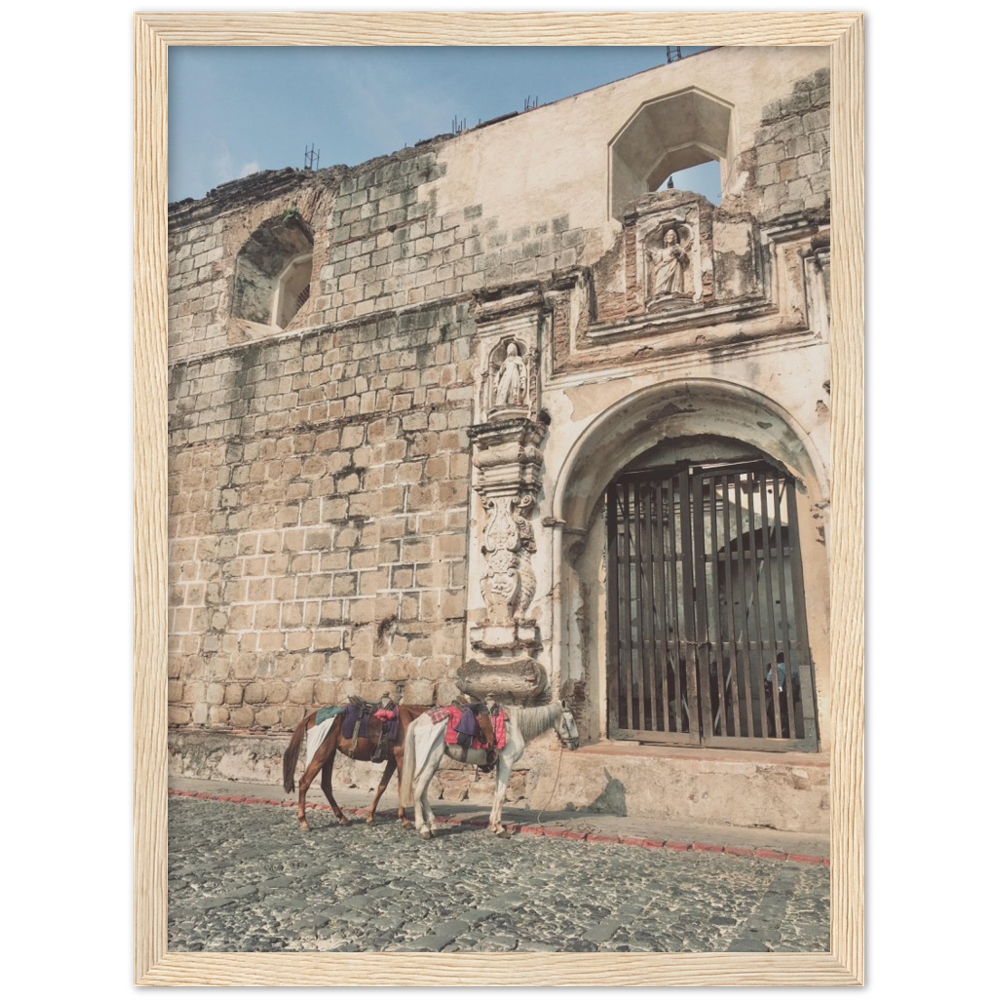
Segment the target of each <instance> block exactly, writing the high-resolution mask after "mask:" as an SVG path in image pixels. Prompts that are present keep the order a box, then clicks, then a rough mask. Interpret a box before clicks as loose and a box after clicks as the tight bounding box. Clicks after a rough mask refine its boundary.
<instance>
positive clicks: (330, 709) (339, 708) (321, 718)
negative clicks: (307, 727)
mask: <svg viewBox="0 0 1000 1000" xmlns="http://www.w3.org/2000/svg"><path fill="white" fill-rule="evenodd" d="M343 711H344V706H343V705H327V706H326V707H325V708H321V709H319V711H318V712H317V713H316V725H317V726H318V725H319V724H320V723H321V722H326V720H327V719H332V718H333V717H334V716H335V715H340V713H341V712H343Z"/></svg>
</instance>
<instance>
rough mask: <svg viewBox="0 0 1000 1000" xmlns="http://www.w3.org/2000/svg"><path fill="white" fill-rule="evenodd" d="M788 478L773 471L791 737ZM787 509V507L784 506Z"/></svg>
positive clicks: (790, 732)
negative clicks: (784, 511) (785, 500)
mask: <svg viewBox="0 0 1000 1000" xmlns="http://www.w3.org/2000/svg"><path fill="white" fill-rule="evenodd" d="M789 483H790V480H788V479H787V478H786V477H785V476H783V475H782V474H781V473H779V472H775V473H774V516H775V518H776V519H777V522H778V531H777V535H778V544H777V548H776V552H777V562H778V597H779V599H780V601H781V621H780V622H779V623H778V624H779V625H780V627H781V650H780V652H781V654H782V656H783V657H784V660H785V690H786V691H787V692H788V703H787V707H788V735H789V736H790V737H791V738H792V739H796V738H797V736H798V730H797V726H796V722H795V706H794V704H793V700H794V693H795V691H794V688H793V685H792V641H791V638H790V636H789V634H788V631H789V625H790V619H789V605H788V592H787V590H788V588H787V587H786V586H785V540H786V539H787V538H788V537H789V536H788V532H787V531H786V530H785V527H784V521H783V519H782V516H781V508H782V499H781V498H782V496H783V495H784V493H785V489H786V487H787V486H788V485H789ZM786 509H787V508H786Z"/></svg>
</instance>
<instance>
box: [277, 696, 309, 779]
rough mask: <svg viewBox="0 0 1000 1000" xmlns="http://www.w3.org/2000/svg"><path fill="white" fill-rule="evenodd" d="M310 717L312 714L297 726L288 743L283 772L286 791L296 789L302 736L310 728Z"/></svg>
mask: <svg viewBox="0 0 1000 1000" xmlns="http://www.w3.org/2000/svg"><path fill="white" fill-rule="evenodd" d="M310 718H311V716H309V715H307V716H306V717H305V718H304V719H303V720H302V721H301V722H300V723H299V724H298V725H297V726H296V727H295V732H294V733H292V740H291V742H290V743H289V744H288V749H287V750H286V751H285V756H284V759H283V767H282V773H283V776H284V779H285V791H286V792H294V791H295V765H296V764H297V763H298V762H299V751H300V750H301V749H302V737H303V736H305V732H306V729H308V728H309V719H310Z"/></svg>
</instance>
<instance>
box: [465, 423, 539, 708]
mask: <svg viewBox="0 0 1000 1000" xmlns="http://www.w3.org/2000/svg"><path fill="white" fill-rule="evenodd" d="M544 434H545V427H544V426H543V425H542V424H539V423H536V422H535V421H534V420H531V419H530V418H528V417H527V416H523V417H511V416H507V415H506V414H505V415H504V417H503V419H494V420H492V421H490V422H489V423H484V424H478V425H476V426H474V427H472V428H470V431H469V436H470V437H471V439H472V464H473V466H474V467H475V476H474V480H473V488H474V489H475V491H476V493H477V494H478V495H479V498H480V502H481V503H482V507H483V511H484V514H485V521H484V527H483V529H482V531H481V534H480V539H479V541H480V545H479V551H480V554H481V556H482V561H481V566H482V572H481V575H480V578H479V587H480V591H481V593H482V597H483V601H484V602H485V605H486V607H485V610H484V611H480V612H479V614H478V616H475V617H474V616H472V615H470V622H469V640H470V645H471V647H472V650H473V656H472V657H471V658H470V659H469V660H468V661H467V662H466V663H465V664H464V665H463V667H462V668H461V670H460V671H459V674H458V678H457V683H458V687H459V689H460V690H461V691H464V692H465V693H466V694H468V695H469V696H470V697H473V698H477V699H484V698H486V697H487V696H493V697H495V698H497V699H498V700H500V701H513V702H515V703H520V704H528V703H530V702H531V701H533V700H534V699H535V698H537V697H538V696H539V695H540V694H542V692H543V691H544V690H545V688H546V684H547V678H546V675H545V670H544V668H543V667H542V665H541V664H540V663H538V661H537V660H535V658H534V654H535V653H536V652H537V651H538V649H539V648H540V647H541V641H540V637H539V630H538V625H537V623H536V622H535V620H534V619H533V618H531V617H530V616H529V610H530V607H531V602H532V599H533V598H534V596H535V570H534V567H533V566H532V558H533V556H534V553H535V534H534V529H533V527H532V520H533V518H534V515H535V501H536V498H537V496H538V490H539V487H540V486H541V464H542V453H541V451H540V449H539V447H538V446H539V444H540V443H541V441H542V437H543V436H544ZM473 583H474V582H473V581H471V580H470V585H473Z"/></svg>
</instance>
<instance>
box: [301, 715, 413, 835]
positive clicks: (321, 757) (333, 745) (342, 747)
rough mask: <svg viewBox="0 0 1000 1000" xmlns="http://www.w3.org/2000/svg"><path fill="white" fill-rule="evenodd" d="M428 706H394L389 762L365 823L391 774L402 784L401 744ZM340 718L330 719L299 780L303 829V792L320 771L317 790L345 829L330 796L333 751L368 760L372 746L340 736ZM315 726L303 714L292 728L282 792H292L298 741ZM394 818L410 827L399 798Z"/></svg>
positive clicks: (371, 819)
mask: <svg viewBox="0 0 1000 1000" xmlns="http://www.w3.org/2000/svg"><path fill="white" fill-rule="evenodd" d="M430 707H431V706H430V705H399V706H397V708H398V710H399V731H398V732H397V734H396V739H395V740H394V741H393V742H392V744H391V753H390V754H389V759H388V760H387V761H386V763H385V770H384V771H383V772H382V780H381V781H380V782H379V785H378V790H377V791H376V792H375V798H374V799H372V804H371V805H370V806H369V807H368V815H367V817H366V822H368V823H374V822H375V810H376V808H377V807H378V801H379V799H380V798H382V793H383V792H385V790H386V788H388V787H389V779H390V778H391V777H392V775H393V772H394V771H395V772H396V775H397V777H396V781H397V785H398V783H399V782H400V781H402V775H403V742H404V740H405V739H406V730H407V728H408V727H409V725H410V723H411V722H412V721H413V720H414V719H416V718H417V717H418V716H421V715H423V714H424V712H426V711H427V710H428V709H429V708H430ZM317 711H318V709H317ZM343 718H344V716H343V714H340V715H337V716H335V717H334V720H333V725H332V726H331V727H330V731H329V732H328V733H327V734H326V738H325V739H324V740H323V742H322V743H321V744H320V745H319V748H318V749H317V750H316V753H315V755H314V756H313V758H312V760H311V761H309V763H308V764H307V765H306V770H305V773H304V774H303V775H302V778H301V779H300V780H299V826H301V827H302V829H303V830H308V829H309V824H308V823H307V822H306V792H307V791H309V786H310V785H311V784H312V783H313V779H314V778H315V777H316V775H317V774H319V772H320V771H322V772H323V776H322V779H321V780H320V787H321V788H322V789H323V794H324V795H325V796H326V799H327V801H328V802H329V803H330V808H331V809H333V812H334V815H335V816H336V817H337V818H338V819H339V820H340V823H341V825H342V826H347V824H348V822H349V820H348V819H347V817H346V816H345V815H344V811H343V810H342V809H341V808H340V806H338V805H337V801H336V799H334V797H333V784H332V780H331V779H332V775H333V759H334V757H336V755H337V751H338V750H339V751H340V752H341V753H342V754H345V755H346V756H348V757H350V758H351V759H352V760H371V759H372V753H373V752H374V750H375V744H374V743H373V742H372V741H371V740H369V739H366V738H365V737H362V736H359V737H358V739H357V741H356V742H355V741H353V740H352V736H353V733H349V734H345V733H343V732H342V731H341V727H342V722H343ZM315 725H316V712H310V713H309V715H307V716H306V717H305V718H304V719H303V720H302V721H301V722H300V723H299V724H298V725H297V726H296V727H295V732H294V733H292V739H291V742H290V743H289V744H288V749H287V750H286V751H285V756H284V768H283V773H284V779H285V791H286V792H292V791H294V790H295V765H296V764H297V763H298V760H299V752H300V750H301V749H302V739H303V737H304V736H305V734H306V732H307V731H308V730H310V729H312V727H313V726H315ZM352 742H354V744H355V745H354V747H353V752H352V747H351V743H352ZM398 816H399V818H400V819H401V820H402V821H403V826H409V825H410V821H409V820H408V819H407V818H406V810H405V809H403V800H402V797H400V805H399V811H398Z"/></svg>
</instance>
